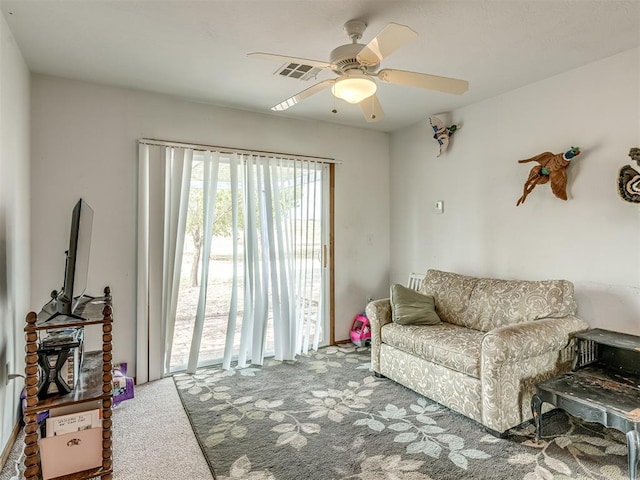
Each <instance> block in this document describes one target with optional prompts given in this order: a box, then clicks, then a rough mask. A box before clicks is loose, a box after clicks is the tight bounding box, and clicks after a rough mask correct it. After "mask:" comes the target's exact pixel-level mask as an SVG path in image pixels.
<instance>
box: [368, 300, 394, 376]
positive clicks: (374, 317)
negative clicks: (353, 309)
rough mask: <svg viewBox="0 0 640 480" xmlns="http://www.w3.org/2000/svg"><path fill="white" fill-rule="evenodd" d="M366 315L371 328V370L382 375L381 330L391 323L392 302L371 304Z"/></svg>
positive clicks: (376, 301) (381, 301)
mask: <svg viewBox="0 0 640 480" xmlns="http://www.w3.org/2000/svg"><path fill="white" fill-rule="evenodd" d="M365 313H366V314H367V318H368V319H369V326H370V327H371V369H372V370H373V371H374V372H377V373H380V345H381V344H382V336H381V330H382V327H383V326H384V325H386V324H387V323H391V302H390V301H389V299H388V298H385V299H382V300H374V301H373V302H369V304H368V305H367V308H366V310H365Z"/></svg>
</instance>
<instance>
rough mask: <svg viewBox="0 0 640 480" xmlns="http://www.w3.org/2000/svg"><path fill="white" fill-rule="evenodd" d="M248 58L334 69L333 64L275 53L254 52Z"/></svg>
mask: <svg viewBox="0 0 640 480" xmlns="http://www.w3.org/2000/svg"><path fill="white" fill-rule="evenodd" d="M247 56H248V57H251V58H262V59H264V60H276V61H278V62H289V63H298V64H302V65H311V66H312V67H318V68H331V67H333V65H332V64H331V63H327V62H322V61H320V60H310V59H308V58H299V57H289V56H287V55H275V54H273V53H263V52H254V53H247Z"/></svg>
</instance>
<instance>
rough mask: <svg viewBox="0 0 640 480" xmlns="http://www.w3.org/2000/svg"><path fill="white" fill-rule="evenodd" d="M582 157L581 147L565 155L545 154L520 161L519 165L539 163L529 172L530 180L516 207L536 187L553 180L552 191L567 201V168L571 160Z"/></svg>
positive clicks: (572, 149)
mask: <svg viewBox="0 0 640 480" xmlns="http://www.w3.org/2000/svg"><path fill="white" fill-rule="evenodd" d="M578 155H580V147H571V148H570V149H569V150H567V151H566V152H565V153H556V154H553V153H551V152H544V153H541V154H540V155H536V156H535V157H531V158H527V159H526V160H518V163H527V162H538V164H539V165H536V166H535V167H533V168H532V169H531V172H529V178H527V181H526V182H524V189H523V191H522V196H521V197H520V198H519V199H518V203H516V207H517V206H519V205H520V204H521V203H524V201H525V200H526V199H527V195H529V194H530V193H531V191H532V190H533V189H534V188H535V187H536V185H542V184H544V183H547V182H548V181H549V180H551V191H552V192H553V194H554V195H555V196H556V197H558V198H560V199H562V200H566V199H567V167H568V166H569V163H571V159H572V158H573V157H576V156H578Z"/></svg>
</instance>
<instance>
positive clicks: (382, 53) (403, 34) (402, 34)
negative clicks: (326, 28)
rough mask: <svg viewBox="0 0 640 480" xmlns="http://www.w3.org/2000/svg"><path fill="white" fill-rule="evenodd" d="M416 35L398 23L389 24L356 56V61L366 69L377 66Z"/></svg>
mask: <svg viewBox="0 0 640 480" xmlns="http://www.w3.org/2000/svg"><path fill="white" fill-rule="evenodd" d="M417 36H418V34H417V33H416V32H415V31H414V30H412V29H411V28H409V27H407V26H406V25H400V24H398V23H390V24H389V25H387V26H386V27H384V28H383V29H382V31H381V32H380V33H378V35H376V36H375V38H374V39H373V40H371V41H370V42H369V43H367V45H366V46H365V47H364V48H363V49H362V50H360V53H358V55H357V57H356V58H357V59H358V61H359V62H360V63H361V64H363V65H365V66H368V67H372V66H374V65H378V64H379V63H380V62H381V61H382V59H383V58H385V57H388V56H389V55H391V54H392V53H393V52H395V51H396V50H397V49H399V48H400V47H401V46H403V45H404V44H405V43H407V42H409V41H410V40H413V39H414V38H416V37H417Z"/></svg>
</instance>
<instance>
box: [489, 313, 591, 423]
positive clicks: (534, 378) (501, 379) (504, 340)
mask: <svg viewBox="0 0 640 480" xmlns="http://www.w3.org/2000/svg"><path fill="white" fill-rule="evenodd" d="M588 328H589V325H588V324H587V323H586V322H585V321H584V320H581V319H580V318H578V317H575V316H573V315H570V316H567V317H562V318H544V319H540V320H535V321H533V322H526V323H520V324H516V325H509V326H506V327H500V328H496V329H494V330H491V331H489V332H487V333H486V334H485V335H484V337H483V339H482V352H481V354H480V357H481V358H480V383H481V389H482V423H483V424H484V425H485V426H487V427H489V428H490V429H492V430H495V431H497V432H500V433H501V432H504V431H505V430H507V429H509V428H511V427H514V426H516V425H519V424H521V423H522V422H524V421H526V420H528V419H530V418H531V396H532V395H533V393H534V392H535V386H536V384H538V383H539V382H541V381H543V380H546V379H548V378H550V377H553V376H556V375H559V374H561V373H564V372H567V371H569V370H570V369H571V364H572V360H573V355H574V352H573V348H571V347H572V337H573V335H575V334H576V333H579V332H582V331H585V330H587V329H588Z"/></svg>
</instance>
